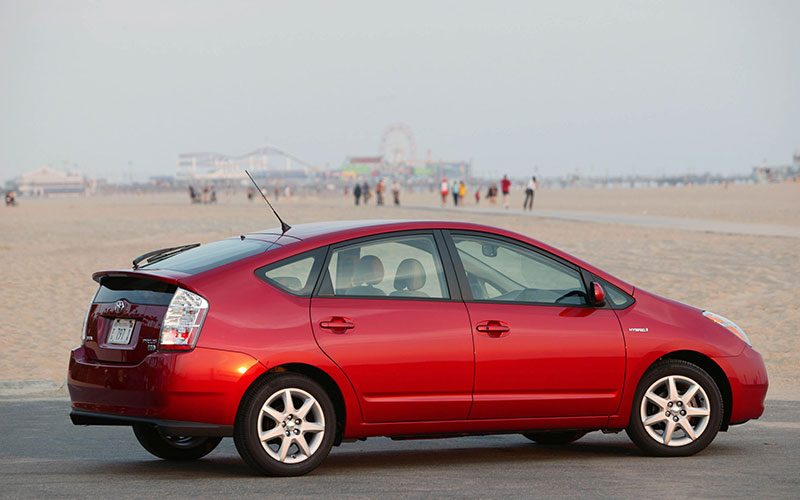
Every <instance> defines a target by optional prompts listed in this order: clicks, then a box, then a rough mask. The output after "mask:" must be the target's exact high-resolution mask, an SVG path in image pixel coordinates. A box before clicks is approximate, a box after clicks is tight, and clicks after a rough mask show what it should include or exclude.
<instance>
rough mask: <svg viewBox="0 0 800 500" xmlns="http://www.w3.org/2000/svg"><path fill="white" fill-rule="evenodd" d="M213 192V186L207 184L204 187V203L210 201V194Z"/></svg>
mask: <svg viewBox="0 0 800 500" xmlns="http://www.w3.org/2000/svg"><path fill="white" fill-rule="evenodd" d="M210 194H211V188H210V187H208V186H206V187H204V188H203V203H208V196H209V195H210Z"/></svg>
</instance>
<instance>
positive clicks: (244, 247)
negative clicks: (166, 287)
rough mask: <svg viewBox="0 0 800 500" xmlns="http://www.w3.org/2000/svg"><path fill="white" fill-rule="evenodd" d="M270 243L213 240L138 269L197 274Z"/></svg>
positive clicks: (257, 250) (264, 249)
mask: <svg viewBox="0 0 800 500" xmlns="http://www.w3.org/2000/svg"><path fill="white" fill-rule="evenodd" d="M269 247H270V243H267V242H264V241H261V240H253V239H245V240H243V239H241V238H229V239H226V240H220V241H215V242H213V243H208V244H205V245H200V246H199V247H196V248H192V249H190V250H186V251H183V252H180V253H177V254H175V255H173V256H171V257H167V258H166V259H162V260H158V261H156V262H153V263H149V264H145V265H142V266H139V268H140V269H169V270H170V271H179V272H182V273H187V274H197V273H201V272H203V271H207V270H209V269H213V268H215V267H219V266H222V265H224V264H228V263H230V262H233V261H236V260H239V259H244V258H245V257H250V256H251V255H255V254H257V253H261V252H266V251H267V249H269Z"/></svg>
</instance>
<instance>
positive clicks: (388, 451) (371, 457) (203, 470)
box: [84, 438, 643, 479]
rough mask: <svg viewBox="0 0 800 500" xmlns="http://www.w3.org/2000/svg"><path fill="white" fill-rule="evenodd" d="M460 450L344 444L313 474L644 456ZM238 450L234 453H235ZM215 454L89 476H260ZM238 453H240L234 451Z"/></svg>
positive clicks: (108, 466)
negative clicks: (184, 460)
mask: <svg viewBox="0 0 800 500" xmlns="http://www.w3.org/2000/svg"><path fill="white" fill-rule="evenodd" d="M466 439H467V440H465V441H463V442H462V443H458V444H456V445H455V446H453V444H450V443H448V445H446V446H444V447H442V448H436V447H435V445H432V443H433V442H440V441H439V440H435V441H431V440H420V441H413V442H412V441H408V442H407V443H413V444H404V443H391V442H390V441H388V440H383V442H381V443H379V444H378V445H377V446H378V447H379V449H375V445H373V444H372V443H363V442H362V443H355V444H344V445H342V446H341V447H337V448H334V449H333V450H332V451H331V454H330V455H328V457H327V458H326V459H325V461H324V462H323V463H322V464H321V465H320V467H319V468H318V469H316V470H315V471H314V472H313V474H314V475H327V474H333V475H338V474H340V473H342V472H348V473H352V472H358V471H364V470H370V471H374V470H376V469H387V470H389V469H391V470H395V471H397V470H402V469H415V468H419V467H420V466H426V467H429V466H436V467H442V468H447V467H449V466H453V467H460V466H465V465H467V466H469V465H481V464H487V463H491V464H493V465H497V464H503V463H514V464H517V465H519V464H525V463H528V464H531V465H532V466H533V465H536V464H537V463H540V462H550V463H553V462H558V461H564V462H567V461H570V462H574V461H575V460H580V459H586V458H595V457H617V458H620V457H622V458H625V457H631V458H643V455H642V454H641V452H640V451H639V450H638V448H636V447H635V446H634V445H633V444H628V443H623V442H620V443H608V442H605V443H603V442H586V443H581V442H577V443H571V444H568V445H539V444H535V443H532V442H526V441H523V442H520V443H515V442H512V443H509V442H507V441H506V442H504V443H501V444H499V445H493V444H492V443H488V444H484V443H475V442H469V441H468V439H469V438H466ZM230 451H233V450H230ZM230 451H226V452H224V453H225V454H224V455H223V454H220V453H215V454H212V455H210V456H208V457H205V458H203V459H200V460H195V461H188V462H177V461H166V460H159V459H157V458H153V459H151V460H135V461H115V462H105V463H103V464H98V465H96V466H95V465H94V464H93V463H87V464H85V465H84V469H85V470H86V472H89V473H91V472H92V469H95V468H96V469H97V473H102V474H108V473H109V472H112V473H114V474H122V475H127V474H146V475H147V477H148V478H152V479H172V478H175V477H185V476H186V474H187V473H197V474H198V475H202V476H212V477H225V476H227V477H253V476H257V474H255V473H254V472H253V471H252V470H251V469H250V468H249V467H247V465H246V464H245V463H244V462H243V461H242V460H241V459H240V458H239V457H238V456H236V455H235V454H230ZM234 453H235V452H234Z"/></svg>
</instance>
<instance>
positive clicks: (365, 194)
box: [361, 181, 369, 205]
mask: <svg viewBox="0 0 800 500" xmlns="http://www.w3.org/2000/svg"><path fill="white" fill-rule="evenodd" d="M361 196H363V197H364V205H366V204H367V202H368V201H369V184H367V181H364V186H363V187H362V188H361Z"/></svg>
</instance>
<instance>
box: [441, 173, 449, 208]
mask: <svg viewBox="0 0 800 500" xmlns="http://www.w3.org/2000/svg"><path fill="white" fill-rule="evenodd" d="M439 192H440V193H441V194H442V206H445V205H447V194H448V193H449V192H450V190H449V189H448V188H447V177H442V185H441V186H440V187H439Z"/></svg>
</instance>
